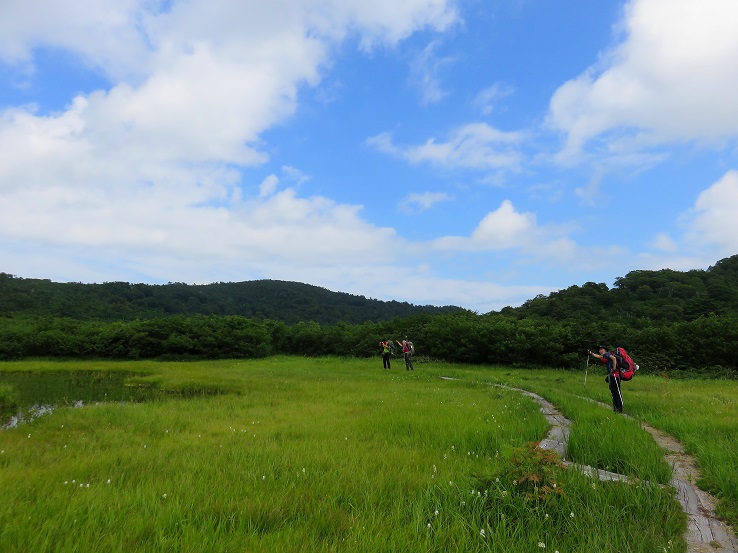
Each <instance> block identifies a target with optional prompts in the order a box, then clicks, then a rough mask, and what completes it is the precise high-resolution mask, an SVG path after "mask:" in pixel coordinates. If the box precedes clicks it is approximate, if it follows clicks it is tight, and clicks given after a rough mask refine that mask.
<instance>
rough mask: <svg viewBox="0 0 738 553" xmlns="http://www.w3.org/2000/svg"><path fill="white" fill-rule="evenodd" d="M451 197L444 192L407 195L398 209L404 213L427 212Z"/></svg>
mask: <svg viewBox="0 0 738 553" xmlns="http://www.w3.org/2000/svg"><path fill="white" fill-rule="evenodd" d="M450 199H451V196H449V195H448V194H446V193H445V192H423V193H413V194H409V195H408V196H407V198H405V199H404V200H403V201H402V202H400V209H401V210H402V211H403V212H405V213H417V212H421V211H427V210H428V209H430V208H431V207H433V206H434V205H436V204H437V203H441V202H447V201H449V200H450Z"/></svg>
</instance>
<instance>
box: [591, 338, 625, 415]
mask: <svg viewBox="0 0 738 553" xmlns="http://www.w3.org/2000/svg"><path fill="white" fill-rule="evenodd" d="M597 350H598V351H599V353H593V352H591V351H588V352H587V353H588V354H589V355H591V356H592V357H595V358H597V359H599V360H600V362H601V363H604V364H605V365H606V366H607V376H606V377H605V382H607V383H608V385H609V386H610V394H612V409H613V411H615V412H616V413H622V412H623V394H622V391H621V390H620V370H619V369H618V359H617V357H615V354H614V353H611V352H609V351H607V348H606V347H605V346H598V347H597Z"/></svg>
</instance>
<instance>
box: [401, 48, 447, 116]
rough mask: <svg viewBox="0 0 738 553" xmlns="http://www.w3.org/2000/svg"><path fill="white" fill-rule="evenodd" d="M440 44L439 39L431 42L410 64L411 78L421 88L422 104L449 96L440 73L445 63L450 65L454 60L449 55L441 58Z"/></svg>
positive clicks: (438, 100)
mask: <svg viewBox="0 0 738 553" xmlns="http://www.w3.org/2000/svg"><path fill="white" fill-rule="evenodd" d="M439 46H440V42H439V41H437V40H435V41H433V42H431V43H430V44H428V45H427V46H426V47H425V48H423V50H422V51H421V52H420V54H418V55H417V56H416V57H415V59H413V61H412V63H411V65H410V69H411V80H412V81H413V83H414V84H415V86H417V87H418V89H419V90H420V94H421V104H422V105H428V104H433V103H435V102H440V101H441V100H443V99H444V98H445V97H446V96H448V92H446V91H445V90H443V88H442V87H441V82H440V78H439V73H440V72H441V69H442V68H443V66H444V65H448V64H449V63H451V62H452V61H453V60H452V59H451V58H448V57H445V58H439V57H438V56H437V55H436V51H437V50H438V48H439Z"/></svg>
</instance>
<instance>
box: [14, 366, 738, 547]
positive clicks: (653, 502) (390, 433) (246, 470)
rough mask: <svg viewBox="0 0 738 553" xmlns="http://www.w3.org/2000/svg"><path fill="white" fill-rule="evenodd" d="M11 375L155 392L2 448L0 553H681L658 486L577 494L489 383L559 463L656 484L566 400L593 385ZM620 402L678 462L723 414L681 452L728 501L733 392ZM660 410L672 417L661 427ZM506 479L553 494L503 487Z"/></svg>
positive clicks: (31, 429)
mask: <svg viewBox="0 0 738 553" xmlns="http://www.w3.org/2000/svg"><path fill="white" fill-rule="evenodd" d="M20 369H22V370H30V371H59V370H101V371H127V372H135V373H137V374H138V375H139V376H134V377H131V378H130V383H133V384H137V385H145V386H155V387H157V388H158V389H161V390H164V391H168V392H172V393H166V394H162V395H161V396H159V397H158V399H155V400H153V401H147V402H143V403H120V402H114V403H99V404H94V405H92V404H91V405H87V406H85V407H84V408H82V409H58V410H56V411H54V412H53V413H52V414H50V415H47V416H43V417H40V418H38V419H36V420H34V421H33V422H32V423H30V424H27V425H22V426H19V427H18V428H14V429H8V430H4V431H2V432H0V451H2V453H0V487H2V489H3V501H2V502H0V549H2V550H3V551H9V552H12V551H18V552H20V551H31V550H32V551H39V552H42V551H89V552H94V551H106V552H108V551H193V552H195V551H198V552H202V551H214V552H215V551H219V552H220V551H500V552H502V551H506V552H508V551H511V552H516V551H520V552H523V551H536V550H545V551H556V550H559V551H561V553H563V552H564V551H566V552H576V551H581V552H584V551H614V550H618V551H644V552H645V551H662V550H665V551H683V550H684V548H683V543H682V541H681V535H682V532H683V530H684V524H685V522H684V516H683V514H682V513H681V512H680V509H679V506H678V504H677V503H676V502H675V501H674V499H673V498H672V496H671V492H670V491H669V490H668V489H663V488H660V487H658V486H655V485H649V484H638V485H631V486H625V485H622V484H613V483H599V482H594V481H592V480H590V479H588V478H586V477H584V476H582V475H580V474H578V473H576V472H575V471H567V470H563V469H560V468H558V467H556V466H554V465H551V466H549V465H548V464H547V462H546V461H542V460H539V459H535V458H532V457H531V455H530V454H528V453H526V447H525V444H527V443H528V442H532V441H537V440H540V439H541V438H542V437H543V436H544V435H545V433H546V431H547V424H546V421H545V419H544V418H543V416H542V415H541V414H540V412H539V410H538V406H537V405H536V404H535V403H534V402H533V401H532V400H530V399H528V398H525V397H524V396H521V395H520V394H517V393H515V392H512V391H508V390H503V389H500V388H496V387H492V386H489V383H490V382H504V383H507V384H511V385H515V386H519V387H522V388H527V389H530V390H532V391H535V392H537V393H539V394H541V395H543V396H544V397H547V399H549V400H551V401H552V402H554V403H556V404H557V405H559V406H560V407H561V408H562V410H563V411H564V412H565V414H566V415H567V416H568V417H569V418H570V419H572V420H573V422H574V425H573V427H572V447H573V448H574V451H573V452H572V455H574V452H576V456H578V457H580V458H581V459H575V460H579V461H580V462H586V463H587V464H592V465H604V466H610V467H612V468H615V469H617V470H622V471H624V472H627V473H629V474H634V475H637V476H639V477H641V478H645V479H648V480H652V481H654V482H660V481H662V480H664V479H665V478H666V479H668V478H667V471H668V467H666V468H665V467H664V466H663V464H662V463H660V462H659V459H660V457H659V453H660V452H659V451H658V448H655V446H654V445H653V443H652V442H651V441H649V439H648V438H647V437H646V436H645V433H643V431H642V430H641V429H640V428H639V427H638V424H637V423H636V422H634V421H628V420H626V419H623V418H621V417H620V418H619V417H616V416H615V415H613V414H612V413H609V412H607V411H605V410H602V409H601V408H599V407H597V406H595V405H593V404H591V403H589V402H586V401H584V400H582V399H581V398H580V397H579V396H588V397H593V398H596V399H599V400H602V401H608V397H607V394H608V391H607V387H606V386H605V384H604V383H602V382H600V381H599V380H595V379H594V378H593V377H592V375H590V382H588V384H587V386H586V387H584V386H582V382H581V380H582V377H583V375H582V374H578V373H569V372H565V371H513V370H508V369H502V368H490V367H486V368H483V367H464V366H456V365H447V364H434V363H424V364H418V365H417V366H416V371H414V372H406V371H404V370H398V368H395V369H392V370H391V371H384V370H382V369H381V361H380V360H378V359H372V360H354V359H351V360H346V359H337V358H319V359H304V358H295V357H274V358H269V359H265V360H258V361H215V362H203V363H161V362H125V363H113V362H99V363H95V362H82V363H80V362H71V361H70V362H55V361H54V362H52V361H48V362H47V361H37V362H32V361H27V362H26V361H24V362H21V363H0V372H3V371H12V370H20ZM441 376H452V377H456V378H457V380H452V381H447V380H441V379H440V377H441ZM0 382H2V379H1V378H0ZM631 385H632V386H631ZM706 385H709V383H707V384H706ZM628 386H630V387H629V388H626V389H625V390H624V392H625V394H626V397H625V401H626V410H628V412H630V413H632V414H633V415H634V416H636V417H638V418H642V419H643V420H648V421H649V422H650V423H652V424H653V425H654V426H657V427H662V428H663V429H664V430H666V431H668V432H672V433H674V434H675V435H678V436H679V433H681V434H682V436H680V437H682V438H683V439H685V443H687V444H688V446H689V444H690V436H693V434H692V432H693V430H692V425H693V424H694V425H695V428H696V427H697V426H698V425H699V422H700V421H702V423H703V424H708V425H709V421H710V420H711V419H710V417H716V415H715V412H716V411H719V412H720V413H725V415H724V418H723V416H722V415H721V416H720V418H715V419H714V420H715V421H716V423H717V424H716V425H715V426H714V427H710V429H709V430H707V431H706V430H705V429H704V428H703V429H702V435H703V439H702V440H699V439H698V437H699V434H694V439H695V444H696V445H695V446H694V447H695V449H696V450H697V451H696V452H695V453H696V454H697V456H698V458H699V459H700V462H703V460H702V457H700V453H704V455H705V459H706V461H705V463H706V466H705V479H706V481H712V480H715V481H717V482H718V484H717V485H716V486H717V490H718V491H719V492H720V493H721V494H723V495H724V496H725V497H727V496H728V494H729V493H730V490H731V487H730V484H729V485H727V486H726V485H725V484H724V483H722V482H721V481H720V478H721V476H720V473H719V472H717V471H716V472H714V473H713V472H711V471H710V469H709V467H710V464H709V462H708V461H709V460H710V458H711V457H712V456H715V455H717V451H716V450H718V449H719V448H720V447H721V446H722V447H724V446H725V445H726V443H727V445H728V447H732V448H733V451H735V444H734V443H733V444H732V445H731V444H730V442H729V438H727V436H730V435H731V432H732V436H735V432H734V431H735V425H736V423H735V422H734V421H735V420H736V419H735V417H733V418H732V420H731V419H730V414H731V413H732V414H734V413H735V411H734V410H735V401H736V400H735V399H732V398H735V397H736V395H735V393H734V392H735V391H736V390H735V389H733V394H732V398H731V395H730V391H729V390H725V393H724V394H723V393H720V394H717V390H720V389H721V388H720V387H718V386H715V387H714V388H707V389H704V390H702V391H701V392H699V391H698V390H694V389H692V388H684V389H683V388H681V387H680V386H681V384H677V385H676V386H674V385H673V383H670V382H667V383H663V382H660V381H659V380H658V379H657V378H651V377H643V378H641V377H639V378H638V380H634V381H633V382H632V383H629V384H628ZM730 386H732V384H730ZM734 388H735V386H734ZM690 390H691V391H690ZM198 391H202V393H198ZM713 392H715V395H714V396H713V395H711V394H713ZM698 393H702V394H705V397H716V398H722V399H724V400H725V401H726V403H722V400H715V401H718V403H716V404H714V405H711V404H710V403H709V402H704V401H703V402H702V404H701V405H700V406H699V407H700V409H699V414H698V417H697V419H698V420H695V421H693V420H692V419H693V418H694V414H693V413H692V412H691V411H690V409H691V408H692V407H693V406H692V405H691V403H690V402H691V401H693V400H692V399H691V398H692V394H695V398H696V395H697V394H698ZM683 394H684V398H682V395H683ZM183 397H186V398H187V399H182V398H183ZM682 399H684V403H682ZM694 401H695V402H696V403H699V401H698V400H697V399H694ZM666 405H670V406H671V411H670V413H671V416H668V415H664V414H663V413H662V414H661V415H660V413H661V410H663V409H665V406H666ZM694 407H696V406H694ZM680 409H683V411H680ZM711 409H712V411H711ZM711 413H712V414H711ZM659 416H661V417H662V418H665V419H666V420H668V421H669V423H670V425H671V428H669V427H666V426H664V425H663V424H662V425H660V424H659V422H663V421H662V420H661V419H660V418H659ZM680 417H681V418H685V419H688V420H686V421H681V418H680ZM680 421H681V422H680ZM723 425H728V427H727V428H724V427H723ZM731 425H732V426H731ZM726 432H727V433H726ZM723 434H724V436H725V440H727V441H726V442H721V441H720V436H721V435H723ZM713 436H714V439H713ZM610 443H611V444H612V445H607V446H606V445H605V444H610ZM521 456H522V457H521ZM513 458H517V459H518V461H516V462H513V461H512V459H513ZM521 458H522V461H520V459H521ZM718 462H719V461H718ZM603 468H604V467H603ZM521 471H523V472H521ZM523 473H524V474H526V475H528V474H533V475H536V474H538V473H540V474H542V475H543V477H544V478H546V479H547V480H546V482H547V483H548V484H553V483H555V484H556V487H555V488H554V487H552V486H549V488H550V489H556V490H559V491H560V492H561V493H559V492H556V493H551V494H548V493H546V494H544V493H542V492H541V491H540V490H541V489H542V487H541V486H538V485H537V484H536V485H533V487H532V488H530V487H529V486H528V487H526V486H521V485H520V484H517V483H515V482H517V480H518V478H519V477H520V475H521V474H523ZM733 474H735V472H734V473H733ZM730 478H731V479H733V478H734V476H731V477H730ZM527 482H528V483H530V482H533V480H528V481H527ZM733 485H734V483H733ZM531 490H533V492H532V493H531ZM726 504H728V505H730V504H731V503H730V500H728V502H727V503H726ZM727 511H729V509H728V510H727ZM634 535H637V536H639V538H638V540H633V539H632V536H634ZM542 545H543V546H545V549H544V547H542Z"/></svg>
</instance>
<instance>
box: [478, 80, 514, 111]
mask: <svg viewBox="0 0 738 553" xmlns="http://www.w3.org/2000/svg"><path fill="white" fill-rule="evenodd" d="M514 92H515V89H514V88H513V87H512V86H510V85H508V84H506V83H495V84H493V85H492V86H490V87H487V88H485V89H484V90H480V91H479V92H478V93H477V95H476V96H475V97H474V101H473V102H472V104H473V105H474V107H475V108H476V109H478V110H479V111H480V112H481V113H482V115H491V114H492V113H493V112H494V111H495V110H496V109H497V104H498V103H499V102H500V100H502V99H503V98H506V97H507V96H510V95H512V94H513V93H514Z"/></svg>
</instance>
